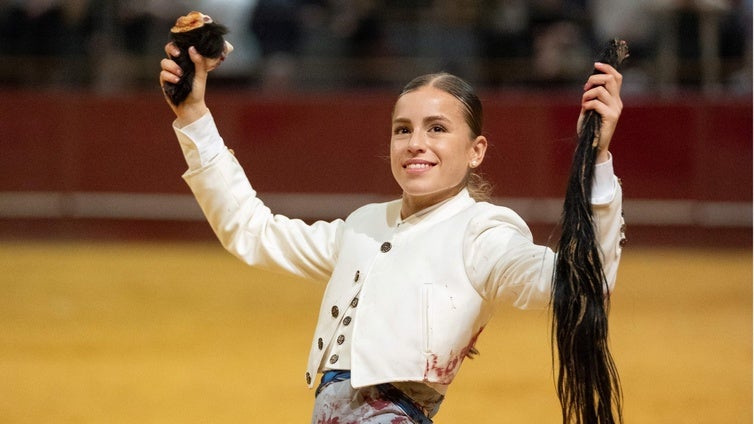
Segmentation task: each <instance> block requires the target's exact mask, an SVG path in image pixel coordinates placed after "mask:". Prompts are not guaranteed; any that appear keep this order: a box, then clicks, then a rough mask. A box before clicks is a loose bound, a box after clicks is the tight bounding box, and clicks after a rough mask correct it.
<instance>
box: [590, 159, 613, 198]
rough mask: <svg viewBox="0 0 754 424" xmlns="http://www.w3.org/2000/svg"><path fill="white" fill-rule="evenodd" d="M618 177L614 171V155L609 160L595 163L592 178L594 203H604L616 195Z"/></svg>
mask: <svg viewBox="0 0 754 424" xmlns="http://www.w3.org/2000/svg"><path fill="white" fill-rule="evenodd" d="M615 184H616V179H615V175H614V172H613V155H612V154H610V157H609V158H608V160H606V161H605V162H602V163H598V164H597V165H594V179H593V180H592V199H591V200H592V204H593V205H604V204H606V203H609V202H610V201H611V200H612V199H613V197H615Z"/></svg>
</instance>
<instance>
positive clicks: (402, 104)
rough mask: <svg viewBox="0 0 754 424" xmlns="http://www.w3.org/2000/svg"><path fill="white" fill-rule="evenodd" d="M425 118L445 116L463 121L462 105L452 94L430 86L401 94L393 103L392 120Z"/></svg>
mask: <svg viewBox="0 0 754 424" xmlns="http://www.w3.org/2000/svg"><path fill="white" fill-rule="evenodd" d="M426 116H445V117H447V118H449V119H459V120H461V121H463V120H464V116H463V105H462V104H461V102H460V101H459V100H458V99H456V98H455V97H454V96H453V95H452V94H450V93H448V92H446V91H443V90H440V89H439V88H435V87H431V86H424V87H420V88H417V89H416V90H413V91H410V92H408V93H406V94H403V95H402V96H400V97H399V98H398V100H397V101H396V102H395V109H394V111H393V118H394V119H395V118H405V119H412V118H418V119H422V118H423V117H426Z"/></svg>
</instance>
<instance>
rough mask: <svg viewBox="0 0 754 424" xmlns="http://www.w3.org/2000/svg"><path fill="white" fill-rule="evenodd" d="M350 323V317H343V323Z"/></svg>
mask: <svg viewBox="0 0 754 424" xmlns="http://www.w3.org/2000/svg"><path fill="white" fill-rule="evenodd" d="M350 323H351V317H345V318H343V325H348V324H350Z"/></svg>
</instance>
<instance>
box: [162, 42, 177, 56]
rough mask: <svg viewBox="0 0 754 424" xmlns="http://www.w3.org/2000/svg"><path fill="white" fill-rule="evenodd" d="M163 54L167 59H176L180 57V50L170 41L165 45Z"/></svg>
mask: <svg viewBox="0 0 754 424" xmlns="http://www.w3.org/2000/svg"><path fill="white" fill-rule="evenodd" d="M165 54H166V55H168V57H177V56H180V55H181V49H179V48H178V46H176V45H175V43H173V42H172V41H171V42H169V43H167V44H165Z"/></svg>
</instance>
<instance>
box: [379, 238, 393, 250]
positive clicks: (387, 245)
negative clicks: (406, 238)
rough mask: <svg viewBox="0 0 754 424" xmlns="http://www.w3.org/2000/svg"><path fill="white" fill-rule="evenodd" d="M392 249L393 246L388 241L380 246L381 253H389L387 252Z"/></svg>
mask: <svg viewBox="0 0 754 424" xmlns="http://www.w3.org/2000/svg"><path fill="white" fill-rule="evenodd" d="M392 248H393V245H392V244H390V242H389V241H386V242H384V243H382V246H380V251H381V252H382V253H387V252H389V251H390V249H392Z"/></svg>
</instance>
